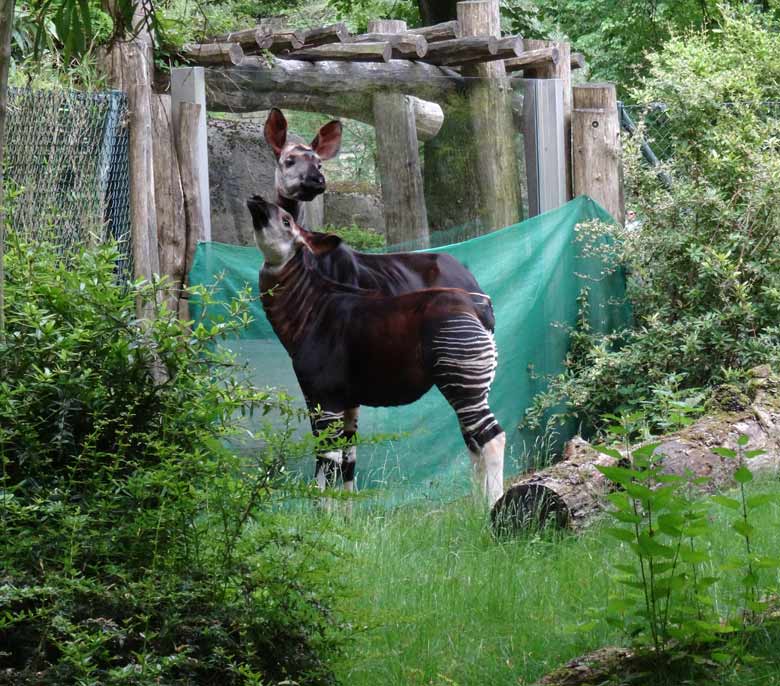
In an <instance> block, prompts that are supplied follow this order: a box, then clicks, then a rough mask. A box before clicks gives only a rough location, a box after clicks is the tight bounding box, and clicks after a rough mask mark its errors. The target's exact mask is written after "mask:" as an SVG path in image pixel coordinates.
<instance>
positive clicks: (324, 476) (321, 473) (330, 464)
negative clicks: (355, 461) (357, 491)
mask: <svg viewBox="0 0 780 686" xmlns="http://www.w3.org/2000/svg"><path fill="white" fill-rule="evenodd" d="M310 413H311V414H310V417H311V430H312V433H313V434H314V437H315V438H320V436H322V434H326V437H324V438H323V439H322V443H323V447H322V449H320V450H318V451H317V455H316V467H315V470H314V474H315V478H316V480H317V487H318V488H319V489H320V490H321V491H324V490H325V489H326V488H328V487H330V488H335V487H336V483H337V482H338V478H339V476H340V475H341V466H342V459H343V458H342V452H341V450H340V449H337V448H336V447H335V444H336V442H337V441H338V440H339V439H340V438H341V437H342V435H343V428H342V427H343V415H342V413H341V412H328V411H326V410H310Z"/></svg>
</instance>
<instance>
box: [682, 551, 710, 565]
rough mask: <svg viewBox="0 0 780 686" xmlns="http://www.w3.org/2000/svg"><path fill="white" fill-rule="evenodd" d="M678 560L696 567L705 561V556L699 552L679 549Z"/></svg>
mask: <svg viewBox="0 0 780 686" xmlns="http://www.w3.org/2000/svg"><path fill="white" fill-rule="evenodd" d="M680 559H681V560H682V561H683V562H687V563H688V564H691V565H697V564H700V563H702V562H705V561H706V560H707V554H706V553H704V552H703V551H701V550H691V549H690V548H680Z"/></svg>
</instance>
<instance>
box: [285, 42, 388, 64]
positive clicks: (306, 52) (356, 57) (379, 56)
mask: <svg viewBox="0 0 780 686" xmlns="http://www.w3.org/2000/svg"><path fill="white" fill-rule="evenodd" d="M392 56H393V48H392V47H391V46H390V43H328V44H327V45H319V46H316V47H313V48H303V49H301V50H294V51H292V52H289V53H286V54H284V55H283V59H285V60H306V61H308V62H321V61H326V60H328V61H334V60H335V61H343V62H389V61H390V59H391V58H392Z"/></svg>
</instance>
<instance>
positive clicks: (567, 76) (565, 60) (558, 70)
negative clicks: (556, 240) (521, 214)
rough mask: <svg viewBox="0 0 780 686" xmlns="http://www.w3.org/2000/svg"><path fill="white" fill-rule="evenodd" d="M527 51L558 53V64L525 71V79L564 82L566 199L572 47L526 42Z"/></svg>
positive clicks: (569, 195) (569, 182)
mask: <svg viewBox="0 0 780 686" xmlns="http://www.w3.org/2000/svg"><path fill="white" fill-rule="evenodd" d="M524 45H525V49H526V50H541V49H544V48H554V49H556V50H557V52H558V61H557V62H546V63H544V64H541V65H538V66H534V67H531V68H528V69H525V70H524V71H523V76H525V78H527V79H529V78H536V79H561V81H563V136H564V142H565V144H566V199H567V200H570V199H571V198H572V197H573V196H572V188H573V187H572V170H571V167H572V161H571V159H572V157H571V110H572V88H571V45H570V44H569V43H563V42H551V41H544V40H526V41H524Z"/></svg>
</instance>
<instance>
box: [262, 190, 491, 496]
mask: <svg viewBox="0 0 780 686" xmlns="http://www.w3.org/2000/svg"><path fill="white" fill-rule="evenodd" d="M247 207H248V208H249V211H250V213H251V214H252V221H253V224H254V230H255V240H256V242H257V245H258V247H259V248H260V250H261V252H262V253H263V255H264V256H265V264H264V265H263V268H262V270H261V271H260V292H261V293H262V302H263V308H264V310H265V313H266V316H267V317H268V320H269V321H270V322H271V326H272V327H273V329H274V331H275V332H276V335H277V336H278V337H279V339H280V340H281V342H282V344H283V345H284V347H285V349H286V350H287V352H288V354H289V355H290V357H291V358H292V362H293V369H294V370H295V375H296V377H297V378H298V383H299V384H300V386H301V390H302V391H303V394H304V397H305V398H306V402H307V404H308V406H309V408H310V410H314V409H315V408H316V409H318V410H322V413H321V414H320V417H319V421H318V422H317V423H313V429H314V431H315V434H316V433H317V432H318V431H321V430H323V429H325V428H326V427H327V426H328V425H329V424H331V423H333V422H334V421H337V420H338V419H339V418H340V417H341V415H342V414H344V413H347V418H349V415H350V414H351V413H352V412H353V411H354V412H355V413H356V411H357V408H358V407H359V406H360V405H370V406H381V407H386V406H395V405H406V404H408V403H412V402H414V401H415V400H417V399H419V398H420V397H421V396H422V395H423V394H424V393H426V392H427V391H428V390H429V389H430V388H431V386H433V385H436V386H437V387H438V388H439V390H440V391H441V393H442V395H443V396H444V397H445V398H446V399H447V401H448V402H449V403H450V405H451V406H452V408H453V409H454V410H455V413H456V414H457V416H458V422H459V423H460V428H461V432H462V434H463V438H464V440H465V442H466V445H467V447H468V449H469V452H470V454H471V458H472V462H473V464H474V467H475V471H476V473H477V478H478V482H479V484H480V486H481V488H482V490H483V492H484V493H485V495H486V496H487V498H488V501H489V504H490V505H491V506H492V505H493V504H494V503H495V502H496V501H497V500H498V498H499V497H500V496H501V494H502V491H503V467H504V444H505V441H506V436H505V434H504V432H503V430H502V429H501V427H500V425H499V424H498V421H497V420H496V418H495V417H494V416H493V413H492V412H491V411H490V408H489V407H488V402H487V396H488V392H489V390H490V385H491V383H492V381H493V377H494V375H495V370H496V363H497V355H496V346H495V342H494V340H493V334H492V331H491V327H492V318H488V317H486V316H485V309H484V308H482V307H479V306H477V305H476V304H475V300H474V295H473V294H470V293H467V292H465V291H463V290H460V289H455V288H431V289H426V290H420V291H416V292H413V293H407V294H404V295H395V296H388V295H383V294H382V293H380V292H377V291H370V290H366V289H360V288H356V287H354V286H349V285H345V284H340V283H338V282H336V281H334V280H332V279H331V278H329V277H328V275H327V274H324V273H323V272H322V270H321V269H320V262H319V260H318V259H317V256H318V254H319V253H320V252H321V251H322V250H323V242H322V241H314V242H312V241H310V236H309V234H308V233H307V232H305V231H303V230H302V229H301V227H300V226H298V224H297V223H296V222H295V220H294V219H293V217H292V215H290V213H289V212H286V211H285V210H283V209H282V208H280V207H279V206H278V205H275V204H272V203H268V202H266V201H265V200H263V199H262V198H261V197H259V196H254V197H252V198H251V199H250V200H249V201H247ZM331 238H335V237H331ZM336 240H338V239H336ZM341 459H342V458H341V453H340V451H330V452H326V453H325V454H323V455H320V456H318V458H317V472H316V473H317V481H318V484H319V485H320V487H321V488H324V487H325V486H326V484H327V483H328V482H329V481H331V480H332V479H333V478H334V477H335V475H336V472H337V471H338V468H339V466H341V469H342V470H343V478H344V483H345V488H347V489H348V490H350V486H351V485H352V483H353V479H354V468H355V465H354V462H346V463H343V464H342V463H341Z"/></svg>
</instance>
